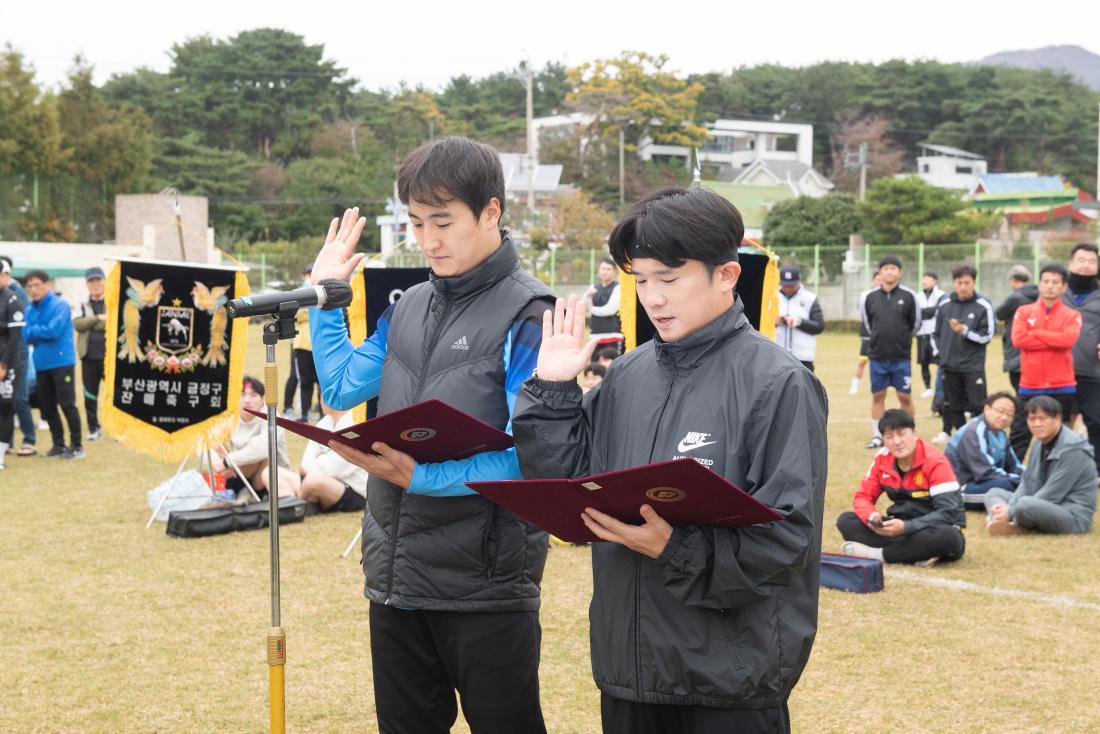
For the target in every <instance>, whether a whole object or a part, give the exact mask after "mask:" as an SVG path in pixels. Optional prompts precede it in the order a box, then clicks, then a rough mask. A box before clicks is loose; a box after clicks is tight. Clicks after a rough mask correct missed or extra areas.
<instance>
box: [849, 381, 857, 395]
mask: <svg viewBox="0 0 1100 734" xmlns="http://www.w3.org/2000/svg"><path fill="white" fill-rule="evenodd" d="M848 394H849V395H858V394H859V380H858V379H857V378H855V377H853V378H852V386H851V387H850V388H848Z"/></svg>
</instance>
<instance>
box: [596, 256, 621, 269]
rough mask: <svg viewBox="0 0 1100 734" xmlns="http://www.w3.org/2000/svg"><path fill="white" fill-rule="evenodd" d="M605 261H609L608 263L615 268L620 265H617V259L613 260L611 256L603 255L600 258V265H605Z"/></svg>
mask: <svg viewBox="0 0 1100 734" xmlns="http://www.w3.org/2000/svg"><path fill="white" fill-rule="evenodd" d="M604 263H607V264H608V265H610V266H611V267H613V268H616V267H618V266H617V265H616V264H615V261H614V260H612V259H611V258H609V257H601V258H600V265H603V264H604Z"/></svg>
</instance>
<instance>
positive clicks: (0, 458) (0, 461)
mask: <svg viewBox="0 0 1100 734" xmlns="http://www.w3.org/2000/svg"><path fill="white" fill-rule="evenodd" d="M10 445H11V444H6V443H0V469H3V468H4V454H6V453H8V446H10Z"/></svg>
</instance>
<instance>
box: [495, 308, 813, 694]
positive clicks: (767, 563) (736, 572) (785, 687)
mask: <svg viewBox="0 0 1100 734" xmlns="http://www.w3.org/2000/svg"><path fill="white" fill-rule="evenodd" d="M827 413H828V405H827V398H826V395H825V391H824V389H823V388H822V386H821V383H820V382H818V381H817V379H816V378H815V377H814V375H813V374H812V373H811V372H810V371H809V370H807V369H806V368H805V367H803V366H802V364H801V363H799V362H798V361H797V360H796V359H795V358H794V357H793V356H792V355H791V354H790V353H789V352H787V351H786V350H784V349H782V348H781V347H779V346H778V345H777V344H775V343H774V342H772V341H771V340H770V339H767V338H766V337H764V336H762V335H761V334H760V333H758V332H757V331H756V330H755V329H753V328H752V326H751V325H750V324H749V322H748V319H747V318H746V317H745V315H744V309H743V308H742V306H741V303H740V302H737V303H735V304H734V306H733V307H732V308H731V309H730V310H729V311H727V312H726V313H725V314H724V315H722V316H721V317H719V318H718V319H717V320H715V321H714V322H712V323H711V324H709V325H707V326H705V327H703V328H702V329H700V330H699V331H696V332H695V333H693V334H691V335H689V336H687V337H685V338H684V339H681V340H680V341H677V342H672V343H665V342H662V341H661V340H660V339H659V338H655V339H654V340H653V341H651V342H649V343H647V344H645V345H643V346H640V347H638V348H637V349H635V350H634V351H632V352H630V353H628V354H626V355H625V356H623V357H621V358H619V359H617V360H616V361H615V362H614V364H613V365H612V368H611V369H610V370H609V371H608V374H607V377H606V378H605V379H604V381H603V383H602V384H601V385H600V386H599V387H598V388H596V389H594V390H593V391H591V392H590V393H589V394H588V395H587V396H585V397H584V399H583V401H582V397H581V391H580V388H579V387H578V386H577V384H576V382H575V381H573V380H569V381H565V382H553V381H546V380H540V379H538V378H537V377H536V378H532V379H531V380H529V381H528V382H527V383H526V384H525V385H524V389H523V391H522V392H521V393H520V395H519V397H518V399H517V404H516V412H515V415H514V417H513V434H514V437H515V442H516V449H517V451H518V453H519V459H520V466H521V468H522V469H523V473H524V476H525V477H528V478H551V477H553V478H559V477H579V476H585V475H588V474H596V473H600V472H607V471H614V470H618V469H626V468H629V467H635V466H641V465H644V464H649V463H653V462H657V461H665V460H669V459H675V458H678V457H682V456H687V457H691V458H693V459H696V460H697V461H699V462H700V463H701V464H703V465H705V466H707V467H708V468H710V469H712V470H713V471H715V472H717V473H718V474H721V475H722V476H724V477H726V478H727V479H729V480H730V481H732V482H733V483H734V484H736V485H737V486H739V487H741V488H742V489H744V490H745V491H747V492H749V493H750V494H752V495H753V496H755V497H756V498H757V499H758V500H760V501H761V502H763V503H764V504H766V505H768V506H770V507H773V508H775V509H776V510H777V511H778V512H780V513H781V514H782V515H783V516H784V518H785V519H784V520H782V521H780V522H774V523H768V524H764V525H757V526H753V527H747V528H737V529H735V528H727V527H717V526H702V527H685V528H677V529H675V530H674V531H673V535H672V538H671V540H670V541H669V543H668V545H667V547H666V548H665V550H664V552H663V553H662V554H661V556H660V557H659V558H657V559H650V558H648V557H646V556H643V555H641V554H639V553H635V552H634V551H631V550H628V549H627V548H625V547H624V546H621V545H618V544H614V543H595V544H593V549H592V565H593V574H594V591H593V597H592V606H591V610H590V614H589V617H590V621H591V630H590V635H591V646H592V668H593V674H594V676H595V679H596V683H597V685H598V686H599V688H600V690H601V691H603V692H605V693H607V694H609V695H611V696H613V697H615V698H621V699H627V700H632V701H642V702H646V703H660V704H685V705H700V706H712V707H721V708H771V707H774V706H777V705H779V704H781V703H782V702H783V701H785V700H786V699H787V697H788V695H789V694H790V692H791V689H792V688H793V687H794V685H795V683H796V682H797V681H798V678H799V676H800V675H801V673H802V670H803V668H804V667H805V665H806V661H807V659H808V658H809V655H810V648H811V646H812V644H813V640H814V635H815V634H816V631H817V599H818V576H819V561H820V552H821V527H822V512H823V504H824V498H825V476H826V461H827V454H826V436H825V424H826V419H827ZM656 509H657V511H658V512H660V508H659V507H658V508H656Z"/></svg>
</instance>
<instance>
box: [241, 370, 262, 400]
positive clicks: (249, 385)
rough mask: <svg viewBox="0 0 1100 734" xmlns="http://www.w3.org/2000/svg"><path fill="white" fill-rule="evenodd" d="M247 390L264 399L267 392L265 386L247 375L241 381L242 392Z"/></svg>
mask: <svg viewBox="0 0 1100 734" xmlns="http://www.w3.org/2000/svg"><path fill="white" fill-rule="evenodd" d="M245 390H251V391H252V392H254V393H256V394H257V395H259V396H260V397H263V395H264V392H265V388H264V384H263V383H262V382H260V381H259V380H257V379H256V378H255V377H250V376H249V375H245V376H244V378H243V379H242V380H241V392H244V391H245Z"/></svg>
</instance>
